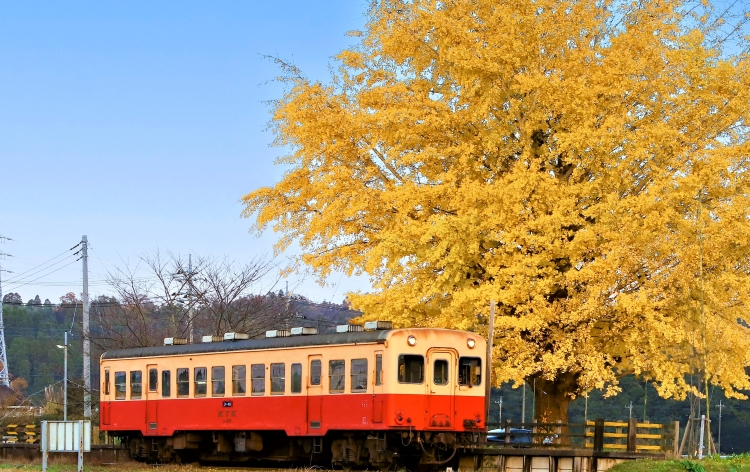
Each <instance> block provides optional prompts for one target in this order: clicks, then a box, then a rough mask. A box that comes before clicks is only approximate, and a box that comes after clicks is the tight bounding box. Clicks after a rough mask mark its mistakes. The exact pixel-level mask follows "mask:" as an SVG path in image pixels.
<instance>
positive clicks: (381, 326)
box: [365, 321, 393, 331]
mask: <svg viewBox="0 0 750 472" xmlns="http://www.w3.org/2000/svg"><path fill="white" fill-rule="evenodd" d="M385 329H393V322H392V321H368V322H366V323H365V331H378V330H385Z"/></svg>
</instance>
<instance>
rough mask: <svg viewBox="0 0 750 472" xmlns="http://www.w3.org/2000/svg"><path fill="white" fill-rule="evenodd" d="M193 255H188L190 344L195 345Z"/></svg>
mask: <svg viewBox="0 0 750 472" xmlns="http://www.w3.org/2000/svg"><path fill="white" fill-rule="evenodd" d="M192 277H193V255H192V254H188V277H187V281H188V332H189V333H190V344H193V280H192Z"/></svg>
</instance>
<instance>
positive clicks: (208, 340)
mask: <svg viewBox="0 0 750 472" xmlns="http://www.w3.org/2000/svg"><path fill="white" fill-rule="evenodd" d="M223 340H224V336H216V335H213V336H203V338H202V339H201V341H202V342H204V343H218V342H219V341H223Z"/></svg>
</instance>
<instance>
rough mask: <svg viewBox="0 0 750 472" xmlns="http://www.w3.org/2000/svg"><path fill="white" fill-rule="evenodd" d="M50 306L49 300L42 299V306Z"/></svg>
mask: <svg viewBox="0 0 750 472" xmlns="http://www.w3.org/2000/svg"><path fill="white" fill-rule="evenodd" d="M50 305H52V302H51V301H49V298H45V299H44V306H50Z"/></svg>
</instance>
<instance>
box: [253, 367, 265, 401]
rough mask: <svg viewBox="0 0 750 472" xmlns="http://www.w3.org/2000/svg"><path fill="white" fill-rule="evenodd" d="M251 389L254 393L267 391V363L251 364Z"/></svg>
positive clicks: (261, 393) (259, 393)
mask: <svg viewBox="0 0 750 472" xmlns="http://www.w3.org/2000/svg"><path fill="white" fill-rule="evenodd" d="M250 391H251V393H252V394H253V395H263V394H264V393H266V365H265V364H253V365H251V366H250Z"/></svg>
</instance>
